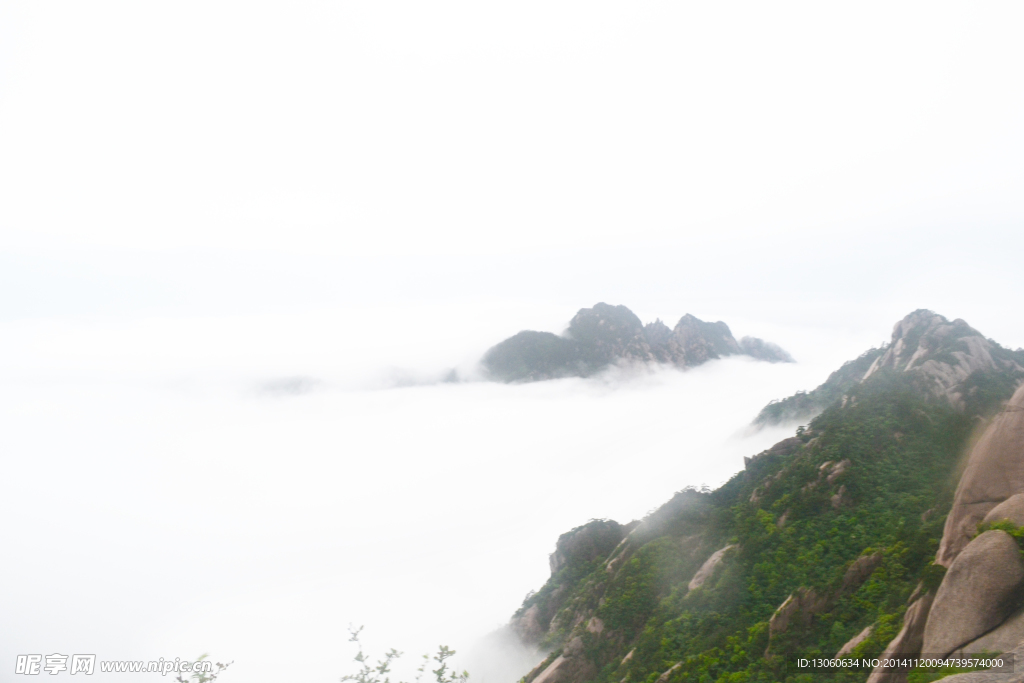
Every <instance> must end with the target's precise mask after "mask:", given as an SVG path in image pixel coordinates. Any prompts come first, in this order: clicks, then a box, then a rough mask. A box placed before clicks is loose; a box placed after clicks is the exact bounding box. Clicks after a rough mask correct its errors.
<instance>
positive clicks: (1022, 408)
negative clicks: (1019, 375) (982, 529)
mask: <svg viewBox="0 0 1024 683" xmlns="http://www.w3.org/2000/svg"><path fill="white" fill-rule="evenodd" d="M1022 492H1024V385H1021V387H1020V388H1018V389H1017V391H1016V392H1015V393H1014V394H1013V397H1012V398H1011V399H1010V401H1009V402H1008V403H1007V404H1006V406H1005V407H1004V408H1003V410H1002V412H1000V413H999V414H998V415H996V417H995V418H994V419H993V420H992V423H991V424H990V425H989V426H988V428H987V429H986V430H985V431H984V433H983V434H982V436H981V438H980V439H979V440H978V442H977V443H976V444H975V446H974V448H973V449H971V454H970V456H969V458H968V460H967V467H966V468H965V469H964V473H963V475H962V476H961V477H960V483H959V485H958V486H957V489H956V496H955V497H954V499H953V507H952V509H951V510H950V512H949V516H948V517H946V528H945V531H944V532H943V535H942V543H941V545H940V546H939V552H938V554H937V555H936V559H935V561H936V562H938V563H939V564H941V565H943V566H946V567H948V566H949V565H950V563H952V561H953V560H954V558H956V556H957V555H958V554H959V553H960V551H961V550H962V549H963V548H964V547H965V546H966V545H967V544H968V542H970V540H971V538H972V537H973V536H974V534H975V532H976V531H977V526H978V522H980V521H982V520H983V519H984V518H985V516H986V515H987V514H988V513H989V512H990V511H991V510H992V509H993V508H995V507H996V506H997V505H999V504H1000V503H1002V502H1003V501H1005V500H1007V499H1008V498H1010V497H1011V496H1013V495H1015V494H1018V493H1022Z"/></svg>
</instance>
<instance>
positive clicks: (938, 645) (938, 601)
mask: <svg viewBox="0 0 1024 683" xmlns="http://www.w3.org/2000/svg"><path fill="white" fill-rule="evenodd" d="M1022 583H1024V560H1022V559H1021V554H1020V549H1019V548H1018V547H1017V542H1016V541H1015V540H1014V539H1013V537H1012V536H1010V535H1009V534H1008V533H1006V532H1005V531H986V532H985V533H983V534H981V535H980V536H978V537H977V538H976V539H974V540H973V541H971V542H970V544H969V545H968V546H967V547H966V548H964V550H963V552H961V553H960V554H959V555H958V556H957V558H956V559H955V560H953V563H952V564H951V565H950V567H949V571H947V572H946V575H945V577H944V578H943V579H942V584H941V585H940V586H939V590H938V591H937V592H936V594H935V604H934V605H933V606H932V609H931V614H930V615H929V617H928V623H927V626H925V630H924V650H923V652H926V653H928V654H929V655H936V656H940V655H946V654H949V653H950V652H953V651H954V650H956V649H957V648H960V647H962V646H964V645H966V644H967V643H970V642H971V641H973V640H976V639H977V638H979V637H981V636H982V635H984V634H986V633H988V632H989V631H991V630H992V629H994V628H995V627H997V626H999V625H1000V624H1001V623H1003V621H1005V620H1006V618H1007V617H1008V616H1009V615H1010V613H1011V612H1012V611H1013V608H1014V607H1015V606H1016V601H1017V598H1018V596H1019V593H1020V589H1021V586H1022Z"/></svg>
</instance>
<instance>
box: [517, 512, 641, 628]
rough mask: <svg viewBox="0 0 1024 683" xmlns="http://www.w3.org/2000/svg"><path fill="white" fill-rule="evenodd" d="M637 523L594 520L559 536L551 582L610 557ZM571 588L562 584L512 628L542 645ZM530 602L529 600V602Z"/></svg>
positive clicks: (529, 608)
mask: <svg viewBox="0 0 1024 683" xmlns="http://www.w3.org/2000/svg"><path fill="white" fill-rule="evenodd" d="M636 524H637V523H636V522H633V523H631V524H627V525H622V524H619V523H618V522H616V521H614V520H611V519H592V520H590V521H589V522H587V523H586V524H584V525H582V526H578V527H576V528H575V529H573V530H571V531H567V532H566V533H564V534H562V535H561V536H559V537H558V541H557V543H556V544H555V552H553V553H551V555H550V557H549V558H548V563H549V565H550V568H551V576H552V579H554V578H555V577H557V576H558V574H559V572H561V571H562V570H563V569H570V570H571V569H573V568H576V567H579V566H580V565H585V564H586V563H588V562H593V561H594V560H596V559H599V558H604V557H607V556H608V555H609V553H611V552H612V551H613V550H614V549H615V548H616V547H617V546H619V545H620V544H621V543H622V542H623V541H624V540H625V537H626V535H627V534H628V533H629V532H630V531H631V530H632V529H634V528H635V527H636ZM569 589H570V585H569V584H568V583H562V584H559V585H558V586H555V587H554V589H553V590H552V591H551V592H550V593H548V594H547V595H545V596H544V597H545V599H544V600H539V601H536V602H532V603H531V604H529V605H526V606H525V608H524V609H521V610H520V611H519V612H517V613H516V615H515V616H513V617H512V619H511V621H510V622H509V628H511V629H512V631H513V632H514V633H515V634H517V635H518V636H519V638H520V640H521V641H522V642H523V643H524V644H526V645H531V646H535V645H538V644H539V643H541V642H542V641H543V640H544V638H545V637H546V636H547V635H548V634H549V632H550V630H551V628H552V620H553V619H554V617H555V615H556V614H557V613H558V610H559V609H561V608H562V606H563V604H564V601H565V598H566V597H567V596H568V593H569ZM528 601H529V599H528Z"/></svg>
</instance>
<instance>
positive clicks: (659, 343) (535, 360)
mask: <svg viewBox="0 0 1024 683" xmlns="http://www.w3.org/2000/svg"><path fill="white" fill-rule="evenodd" d="M733 355H747V356H751V357H753V358H757V359H759V360H765V361H768V362H772V363H778V362H792V360H793V359H792V358H791V357H790V356H789V354H788V353H786V352H785V351H783V350H782V349H781V348H779V347H778V346H777V345H775V344H772V343H770V342H766V341H764V340H762V339H757V338H755V337H744V338H743V340H742V341H741V342H737V341H736V339H735V337H733V335H732V332H731V331H730V330H729V326H728V325H726V324H725V323H724V322H721V321H719V322H714V323H709V322H705V321H703V320H700V319H699V318H696V317H694V316H692V315H690V314H687V315H684V316H683V317H682V318H681V319H680V320H679V322H678V323H677V324H676V326H675V328H672V329H670V328H669V327H668V326H667V325H666V324H665V323H663V322H661V321H660V320H656V321H654V322H653V323H649V324H647V325H644V324H643V323H642V322H641V321H640V318H638V317H637V316H636V314H634V313H633V312H632V311H631V310H629V309H628V308H626V307H625V306H611V305H609V304H606V303H599V304H596V305H595V306H593V307H592V308H582V309H580V310H579V312H577V313H576V315H575V316H574V317H573V319H572V320H571V321H570V322H569V328H568V329H567V330H566V331H565V333H564V334H562V335H556V334H552V333H550V332H534V331H529V330H527V331H523V332H520V333H518V334H516V335H514V336H512V337H510V338H508V339H506V340H505V341H503V342H501V343H499V344H497V345H495V346H493V347H491V349H490V350H488V351H487V353H486V354H484V357H483V359H482V361H481V363H482V365H483V368H484V370H485V371H486V372H487V374H488V376H490V377H491V378H492V379H496V380H500V381H504V382H529V381H535V380H544V379H556V378H559V377H587V376H589V375H593V374H594V373H597V372H600V371H601V370H602V369H604V368H606V367H608V366H609V365H613V364H616V363H621V362H627V363H665V364H671V365H675V366H676V367H679V368H689V367H693V366H695V365H700V364H702V363H706V362H707V361H709V360H713V359H716V358H722V357H723V356H733Z"/></svg>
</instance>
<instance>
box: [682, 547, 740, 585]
mask: <svg viewBox="0 0 1024 683" xmlns="http://www.w3.org/2000/svg"><path fill="white" fill-rule="evenodd" d="M735 547H736V546H735V545H727V546H725V547H724V548H722V549H721V550H716V551H715V552H714V553H713V554H712V555H711V557H709V558H708V559H707V560H706V561H705V562H704V564H702V565H701V566H700V569H698V570H697V573H696V574H694V575H693V578H692V579H690V583H689V585H688V586H687V588H688V589H689V590H697V589H698V588H700V587H701V586H703V585H704V583H705V582H706V581H707V580H708V579H710V578H711V575H712V574H714V573H715V569H716V568H717V567H718V565H719V564H720V563H721V562H722V559H723V558H724V557H725V554H726V553H727V552H729V551H730V550H732V549H733V548H735Z"/></svg>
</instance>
